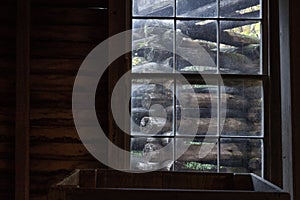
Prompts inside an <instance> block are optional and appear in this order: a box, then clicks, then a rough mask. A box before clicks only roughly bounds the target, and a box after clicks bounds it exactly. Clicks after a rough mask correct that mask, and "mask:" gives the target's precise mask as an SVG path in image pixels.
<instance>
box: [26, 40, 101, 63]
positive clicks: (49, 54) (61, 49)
mask: <svg viewBox="0 0 300 200" xmlns="http://www.w3.org/2000/svg"><path fill="white" fill-rule="evenodd" d="M31 46H32V50H31V56H32V57H33V58H54V59H57V58H58V59H59V58H62V59H65V58H67V59H73V58H75V59H78V58H80V59H83V58H85V57H86V56H87V55H88V53H90V51H91V50H92V49H93V48H94V47H96V46H97V44H91V43H83V42H47V41H33V42H32V43H31Z"/></svg>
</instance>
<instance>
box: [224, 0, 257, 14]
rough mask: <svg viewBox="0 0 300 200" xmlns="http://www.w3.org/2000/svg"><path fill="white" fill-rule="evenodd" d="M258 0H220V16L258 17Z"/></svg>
mask: <svg viewBox="0 0 300 200" xmlns="http://www.w3.org/2000/svg"><path fill="white" fill-rule="evenodd" d="M260 9H261V4H260V0H235V1H232V0H220V16H221V17H233V18H259V17H260Z"/></svg>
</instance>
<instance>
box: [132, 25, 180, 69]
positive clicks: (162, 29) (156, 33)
mask: <svg viewBox="0 0 300 200" xmlns="http://www.w3.org/2000/svg"><path fill="white" fill-rule="evenodd" d="M132 23H133V36H132V48H133V52H132V72H133V73H163V72H168V73H171V72H173V70H172V66H173V60H174V59H173V53H172V52H173V38H174V23H173V20H155V19H153V20H140V19H136V20H133V22H132Z"/></svg>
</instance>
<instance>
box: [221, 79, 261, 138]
mask: <svg viewBox="0 0 300 200" xmlns="http://www.w3.org/2000/svg"><path fill="white" fill-rule="evenodd" d="M262 97H263V91H262V82H261V81H257V80H247V81H245V80H241V79H240V80H225V81H224V86H222V87H221V109H220V110H221V114H220V116H221V120H220V121H221V122H224V124H223V127H221V134H222V135H231V136H262V135H263V131H262V120H263V118H262V115H263V114H262V113H263V103H262Z"/></svg>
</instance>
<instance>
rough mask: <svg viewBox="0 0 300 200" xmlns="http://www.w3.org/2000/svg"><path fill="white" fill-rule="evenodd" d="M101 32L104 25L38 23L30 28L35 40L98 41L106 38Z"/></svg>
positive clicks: (32, 37)
mask: <svg viewBox="0 0 300 200" xmlns="http://www.w3.org/2000/svg"><path fill="white" fill-rule="evenodd" d="M8 31H9V30H8ZM103 32H105V27H99V26H78V25H77V26H76V25H71V26H70V25H68V26H64V25H61V26H58V25H51V26H49V25H40V26H34V27H33V28H32V33H31V39H32V40H36V41H72V42H91V43H100V41H102V40H104V39H106V37H105V35H103V34H102V33H103ZM3 34H5V33H3Z"/></svg>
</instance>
